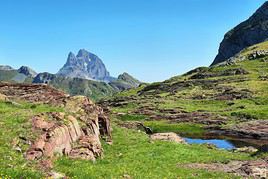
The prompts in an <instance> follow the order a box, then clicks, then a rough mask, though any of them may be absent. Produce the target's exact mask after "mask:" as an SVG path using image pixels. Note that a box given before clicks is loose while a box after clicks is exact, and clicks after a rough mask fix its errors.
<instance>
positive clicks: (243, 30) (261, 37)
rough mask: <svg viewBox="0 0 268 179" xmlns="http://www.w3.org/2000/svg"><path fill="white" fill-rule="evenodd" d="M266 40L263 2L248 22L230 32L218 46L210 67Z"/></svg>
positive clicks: (267, 10) (266, 14) (267, 30)
mask: <svg viewBox="0 0 268 179" xmlns="http://www.w3.org/2000/svg"><path fill="white" fill-rule="evenodd" d="M267 38H268V2H265V3H264V4H263V5H262V6H261V7H260V8H259V9H258V10H257V11H256V12H255V13H254V14H253V15H252V16H251V17H250V18H249V19H248V20H246V21H244V22H242V23H241V24H239V25H238V26H236V27H235V28H234V29H232V30H230V31H229V32H228V33H227V34H226V35H225V36H224V39H223V41H222V42H221V44H220V48H219V52H218V55H217V56H216V58H215V60H214V61H213V63H212V65H215V64H218V63H221V62H223V61H226V60H228V59H229V58H231V57H233V56H234V55H236V54H237V53H239V52H240V51H241V50H243V49H245V48H246V47H249V46H252V45H254V44H257V43H260V42H264V41H266V40H267Z"/></svg>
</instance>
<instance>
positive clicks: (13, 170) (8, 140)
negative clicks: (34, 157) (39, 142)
mask: <svg viewBox="0 0 268 179" xmlns="http://www.w3.org/2000/svg"><path fill="white" fill-rule="evenodd" d="M20 104H21V105H19V106H18V105H13V104H10V103H6V102H1V101H0V126H1V130H0V178H1V177H2V178H3V177H4V178H5V177H6V178H7V176H9V177H11V178H26V177H27V178H40V177H41V176H42V173H40V172H39V171H38V170H37V169H36V167H35V166H36V165H35V163H34V162H29V161H27V160H25V159H24V157H23V152H25V151H26V150H27V148H28V147H29V145H27V144H25V143H23V142H22V141H21V140H20V139H19V137H25V138H27V139H28V140H30V139H33V138H35V137H36V136H32V135H31V123H30V117H31V116H32V115H34V114H37V113H40V112H50V111H62V109H58V108H55V107H50V106H47V105H31V104H28V103H20ZM16 144H17V145H18V146H19V147H20V148H21V149H22V152H18V151H16V150H15V147H17V145H16Z"/></svg>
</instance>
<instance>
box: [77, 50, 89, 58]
mask: <svg viewBox="0 0 268 179" xmlns="http://www.w3.org/2000/svg"><path fill="white" fill-rule="evenodd" d="M89 54H90V52H88V51H87V50H85V49H80V50H79V51H78V54H77V57H85V56H88V55H89Z"/></svg>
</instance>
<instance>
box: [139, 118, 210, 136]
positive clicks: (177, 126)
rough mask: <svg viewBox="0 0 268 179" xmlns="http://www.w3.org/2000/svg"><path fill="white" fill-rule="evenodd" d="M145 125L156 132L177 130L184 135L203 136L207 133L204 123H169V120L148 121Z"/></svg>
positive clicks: (176, 131)
mask: <svg viewBox="0 0 268 179" xmlns="http://www.w3.org/2000/svg"><path fill="white" fill-rule="evenodd" d="M144 125H145V126H148V127H150V128H151V129H152V130H153V132H154V133H159V132H175V133H177V134H182V135H191V136H202V135H203V134H204V133H205V130H204V129H203V125H201V124H193V123H169V122H168V121H146V122H144Z"/></svg>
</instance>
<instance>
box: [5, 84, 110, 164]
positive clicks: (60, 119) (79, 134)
mask: <svg viewBox="0 0 268 179" xmlns="http://www.w3.org/2000/svg"><path fill="white" fill-rule="evenodd" d="M0 93H1V94H3V95H5V96H6V97H8V99H11V100H17V99H19V100H25V101H28V102H33V103H42V104H49V105H52V106H55V107H61V108H63V112H49V113H42V114H39V115H36V116H33V117H32V119H31V120H32V126H33V129H32V130H33V132H34V133H35V134H39V136H38V137H37V138H36V140H35V141H32V145H31V146H30V148H29V149H28V151H27V152H26V158H27V159H29V160H36V159H42V158H43V157H44V158H52V157H53V156H54V155H55V154H59V155H68V156H70V157H71V158H82V159H87V160H95V159H96V158H97V157H100V156H102V153H103V149H102V146H101V142H100V137H103V138H105V139H106V140H107V141H108V142H111V127H110V120H109V118H108V117H107V115H106V114H105V113H104V112H103V110H102V108H100V107H98V106H96V105H95V104H94V103H93V102H92V101H90V100H89V99H88V98H86V97H84V96H73V97H71V96H69V95H67V94H65V93H64V92H62V91H59V90H56V89H54V88H51V87H49V86H47V85H30V84H9V83H0Z"/></svg>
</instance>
